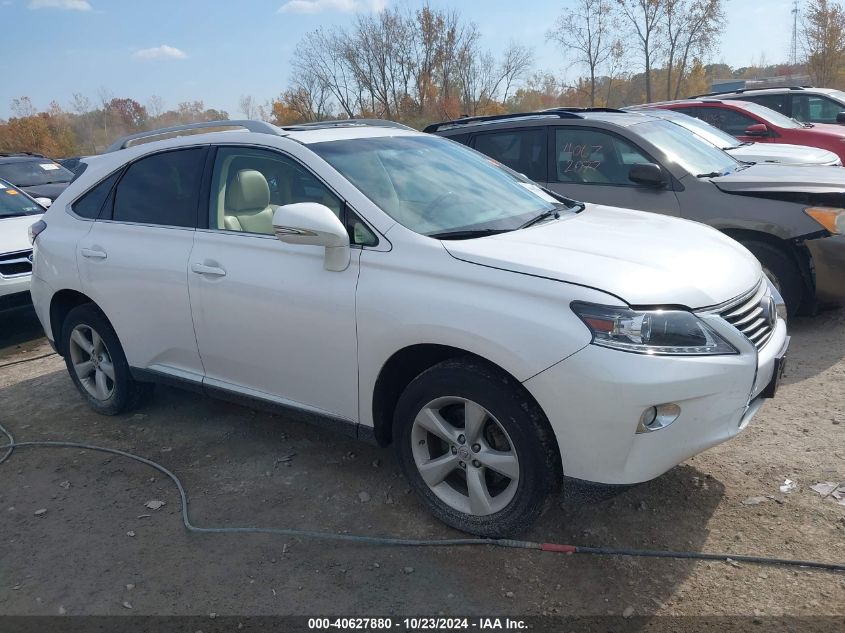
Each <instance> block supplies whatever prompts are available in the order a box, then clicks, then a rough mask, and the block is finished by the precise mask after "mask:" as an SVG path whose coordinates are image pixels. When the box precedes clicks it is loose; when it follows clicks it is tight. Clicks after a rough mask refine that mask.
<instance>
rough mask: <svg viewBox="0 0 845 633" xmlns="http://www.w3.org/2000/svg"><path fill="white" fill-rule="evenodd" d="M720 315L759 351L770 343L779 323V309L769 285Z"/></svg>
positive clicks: (751, 293) (752, 292)
mask: <svg viewBox="0 0 845 633" xmlns="http://www.w3.org/2000/svg"><path fill="white" fill-rule="evenodd" d="M719 315H720V316H721V317H722V318H723V319H724V320H725V321H727V322H728V323H730V324H731V325H733V326H734V327H735V328H736V329H737V330H739V331H740V332H742V333H743V334H744V335H745V336H746V338H747V339H748V340H749V341H751V342H752V343H753V344H754V346H755V347H756V348H757V349H762V348H763V346H764V345H765V344H766V343H768V342H769V339H770V338H772V334H773V333H774V327H775V324H776V323H777V309H776V307H775V305H774V301H773V300H772V297H771V294H770V293H769V286H768V284H767V283H765V282H764V283H761V284H760V285H759V286H758V287H757V288H755V289H754V290H753V291H751V292H750V293H748V294H747V295H745V296H744V297H742V298H740V299H739V300H737V301H735V302H734V303H732V304H731V305H729V306H728V307H726V308H723V309H722V310H720V311H719Z"/></svg>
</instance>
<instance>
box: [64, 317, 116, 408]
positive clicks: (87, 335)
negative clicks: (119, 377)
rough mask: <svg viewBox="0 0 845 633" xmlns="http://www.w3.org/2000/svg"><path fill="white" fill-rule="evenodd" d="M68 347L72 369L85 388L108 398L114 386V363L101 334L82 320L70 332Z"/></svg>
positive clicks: (103, 399)
mask: <svg viewBox="0 0 845 633" xmlns="http://www.w3.org/2000/svg"><path fill="white" fill-rule="evenodd" d="M68 348H69V352H70V358H71V363H72V365H73V371H74V372H75V373H76V377H77V378H78V379H79V382H80V384H81V385H82V386H83V388H84V389H85V391H86V392H88V394H89V395H90V396H91V397H92V398H95V399H97V400H101V401H105V400H108V399H109V398H110V397H111V395H112V394H113V393H114V387H115V379H114V363H113V362H112V357H111V354H110V353H109V350H108V347H107V346H106V344H105V342H104V341H103V339H102V337H101V336H100V335H99V334H98V333H97V331H96V330H95V329H94V328H92V327H91V326H90V325H85V324H83V323H80V324H79V325H77V326H76V327H75V328H73V331H72V332H71V334H70V344H69V346H68Z"/></svg>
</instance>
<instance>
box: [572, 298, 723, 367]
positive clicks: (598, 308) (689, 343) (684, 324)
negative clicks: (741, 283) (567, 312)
mask: <svg viewBox="0 0 845 633" xmlns="http://www.w3.org/2000/svg"><path fill="white" fill-rule="evenodd" d="M572 309H573V310H574V311H575V314H577V315H578V316H579V317H580V318H581V320H582V321H583V322H584V323H585V324H586V326H587V327H588V328H589V329H590V331H591V332H592V333H593V341H592V342H593V344H594V345H601V346H602V347H610V348H612V349H619V350H623V351H626V352H636V353H638V354H659V355H673V354H674V355H680V356H704V355H713V354H737V353H738V352H737V350H736V348H734V346H733V345H731V344H730V343H728V342H727V341H726V340H725V339H723V338H722V337H721V336H719V335H718V334H717V333H716V332H715V331H714V330H713V329H712V328H711V327H709V326H708V325H707V324H706V323H705V322H704V321H702V320H701V319H699V318H698V317H697V316H695V315H694V314H692V313H691V312H686V311H684V310H644V311H640V310H632V309H630V308H617V307H613V306H603V305H597V304H595V303H585V302H582V301H575V302H573V303H572Z"/></svg>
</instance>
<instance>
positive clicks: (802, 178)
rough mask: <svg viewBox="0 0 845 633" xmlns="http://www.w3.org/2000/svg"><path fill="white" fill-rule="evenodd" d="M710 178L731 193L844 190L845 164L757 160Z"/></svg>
mask: <svg viewBox="0 0 845 633" xmlns="http://www.w3.org/2000/svg"><path fill="white" fill-rule="evenodd" d="M710 181H711V182H712V183H713V184H714V185H716V186H717V187H718V188H719V189H721V190H722V191H725V192H728V193H744V194H753V193H764V192H801V193H842V192H843V191H845V168H842V167H830V168H823V169H822V168H819V167H800V166H788V165H760V164H757V165H751V166H750V167H746V168H745V169H740V170H739V171H735V172H732V173H730V174H728V175H727V176H719V177H717V178H711V179H710Z"/></svg>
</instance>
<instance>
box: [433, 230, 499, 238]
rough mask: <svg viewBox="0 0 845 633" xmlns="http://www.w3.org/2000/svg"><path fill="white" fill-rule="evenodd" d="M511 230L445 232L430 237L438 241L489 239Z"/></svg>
mask: <svg viewBox="0 0 845 633" xmlns="http://www.w3.org/2000/svg"><path fill="white" fill-rule="evenodd" d="M511 230H512V229H460V230H456V231H443V232H441V233H429V234H428V237H433V238H434V239H436V240H471V239H473V238H475V237H487V236H488V235H498V234H499V233H508V232H510V231H511Z"/></svg>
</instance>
